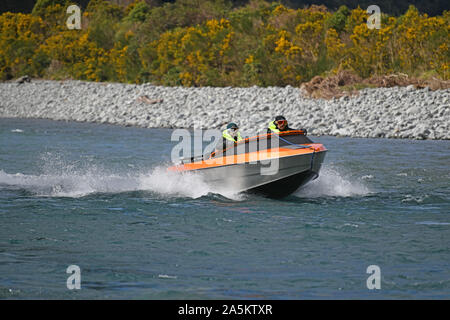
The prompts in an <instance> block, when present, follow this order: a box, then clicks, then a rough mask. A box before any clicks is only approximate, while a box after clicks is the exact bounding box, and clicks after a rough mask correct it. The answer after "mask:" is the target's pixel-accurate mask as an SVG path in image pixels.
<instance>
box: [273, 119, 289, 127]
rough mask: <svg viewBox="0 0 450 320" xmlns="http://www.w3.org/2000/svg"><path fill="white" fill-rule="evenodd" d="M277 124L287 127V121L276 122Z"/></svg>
mask: <svg viewBox="0 0 450 320" xmlns="http://www.w3.org/2000/svg"><path fill="white" fill-rule="evenodd" d="M275 123H276V124H277V125H279V126H280V125H286V124H287V121H286V120H278V121H275Z"/></svg>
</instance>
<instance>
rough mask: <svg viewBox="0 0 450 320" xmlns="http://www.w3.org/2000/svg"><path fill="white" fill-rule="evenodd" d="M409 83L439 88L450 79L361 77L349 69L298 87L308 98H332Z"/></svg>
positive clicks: (399, 75)
mask: <svg viewBox="0 0 450 320" xmlns="http://www.w3.org/2000/svg"><path fill="white" fill-rule="evenodd" d="M409 85H413V86H414V87H415V88H417V89H420V88H425V87H429V88H430V89H431V90H439V89H449V88H450V81H448V80H447V81H445V80H441V79H438V78H436V77H431V78H428V79H420V78H415V77H409V76H408V75H406V74H402V73H401V74H391V75H383V76H372V77H370V78H367V79H361V77H359V76H358V75H355V74H354V73H352V72H351V71H346V70H344V71H339V72H338V73H337V74H335V75H332V76H328V77H320V76H316V77H314V78H312V79H311V81H309V82H305V83H303V84H302V85H301V87H300V89H301V90H302V92H303V93H304V94H305V95H306V96H308V97H310V98H323V99H332V98H339V97H342V96H351V95H357V94H358V92H359V90H361V89H364V88H390V87H396V86H399V87H404V86H409Z"/></svg>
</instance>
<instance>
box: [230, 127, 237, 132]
mask: <svg viewBox="0 0 450 320" xmlns="http://www.w3.org/2000/svg"><path fill="white" fill-rule="evenodd" d="M238 129H239V128H230V130H231V131H238Z"/></svg>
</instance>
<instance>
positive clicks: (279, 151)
mask: <svg viewBox="0 0 450 320" xmlns="http://www.w3.org/2000/svg"><path fill="white" fill-rule="evenodd" d="M249 139H251V138H249ZM239 142H241V141H239ZM301 146H304V147H308V148H301V149H291V148H282V147H281V148H274V149H267V150H261V151H255V152H248V153H243V154H237V155H229V156H224V157H217V158H210V159H207V160H202V161H197V162H192V163H184V164H181V165H176V166H172V167H169V168H168V170H170V171H190V170H198V169H205V168H214V167H220V166H223V165H232V164H242V163H249V162H256V161H263V160H270V159H276V158H284V157H290V156H295V155H300V154H309V153H313V152H321V151H326V148H325V147H324V146H323V145H322V144H320V143H311V144H302V145H301Z"/></svg>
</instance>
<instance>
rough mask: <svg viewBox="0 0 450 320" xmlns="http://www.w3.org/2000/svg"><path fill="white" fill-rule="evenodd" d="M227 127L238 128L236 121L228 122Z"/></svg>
mask: <svg viewBox="0 0 450 320" xmlns="http://www.w3.org/2000/svg"><path fill="white" fill-rule="evenodd" d="M227 129H239V127H238V126H237V124H236V123H234V122H230V123H229V124H228V125H227Z"/></svg>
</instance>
